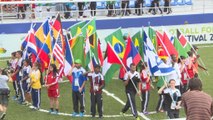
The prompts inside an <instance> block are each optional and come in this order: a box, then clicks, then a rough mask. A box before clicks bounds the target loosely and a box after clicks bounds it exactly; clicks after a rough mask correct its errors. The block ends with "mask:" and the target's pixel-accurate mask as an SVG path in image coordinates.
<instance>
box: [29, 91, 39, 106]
mask: <svg viewBox="0 0 213 120" xmlns="http://www.w3.org/2000/svg"><path fill="white" fill-rule="evenodd" d="M31 94H32V101H33V106H34V107H36V108H38V109H39V108H40V104H41V89H34V88H32V91H31Z"/></svg>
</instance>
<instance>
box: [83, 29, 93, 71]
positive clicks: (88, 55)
mask: <svg viewBox="0 0 213 120" xmlns="http://www.w3.org/2000/svg"><path fill="white" fill-rule="evenodd" d="M91 52H92V51H91V49H90V42H89V37H88V33H87V36H86V40H85V48H84V55H85V65H87V66H86V69H87V70H91V71H94V66H93V64H92V55H91Z"/></svg>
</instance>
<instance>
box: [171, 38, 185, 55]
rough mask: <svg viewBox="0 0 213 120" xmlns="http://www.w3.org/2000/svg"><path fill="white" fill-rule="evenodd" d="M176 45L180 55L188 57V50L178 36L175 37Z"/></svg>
mask: <svg viewBox="0 0 213 120" xmlns="http://www.w3.org/2000/svg"><path fill="white" fill-rule="evenodd" d="M174 47H175V49H176V50H177V51H178V53H179V57H180V56H184V57H185V58H187V57H188V54H187V51H186V50H185V49H184V48H183V46H182V45H181V43H180V41H179V40H178V39H177V37H174Z"/></svg>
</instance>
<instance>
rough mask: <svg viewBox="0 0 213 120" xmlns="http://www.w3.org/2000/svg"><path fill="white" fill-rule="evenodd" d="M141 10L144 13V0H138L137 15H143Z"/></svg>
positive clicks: (136, 4) (136, 5)
mask: <svg viewBox="0 0 213 120" xmlns="http://www.w3.org/2000/svg"><path fill="white" fill-rule="evenodd" d="M141 11H142V14H143V0H136V3H135V13H136V14H137V15H141Z"/></svg>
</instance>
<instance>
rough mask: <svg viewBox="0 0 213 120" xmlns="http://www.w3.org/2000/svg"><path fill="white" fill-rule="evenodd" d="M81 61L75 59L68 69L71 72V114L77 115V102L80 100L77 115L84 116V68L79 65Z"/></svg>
mask: <svg viewBox="0 0 213 120" xmlns="http://www.w3.org/2000/svg"><path fill="white" fill-rule="evenodd" d="M81 64H82V62H81V60H80V59H77V60H75V67H74V68H73V69H72V70H71V71H70V74H72V77H73V81H72V100H73V110H74V112H73V113H72V116H77V115H78V113H79V107H78V102H80V113H79V116H80V117H83V116H84V108H85V102H84V97H85V96H84V91H85V84H86V80H87V79H86V74H87V73H86V70H85V69H84V68H83V67H82V66H81Z"/></svg>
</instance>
